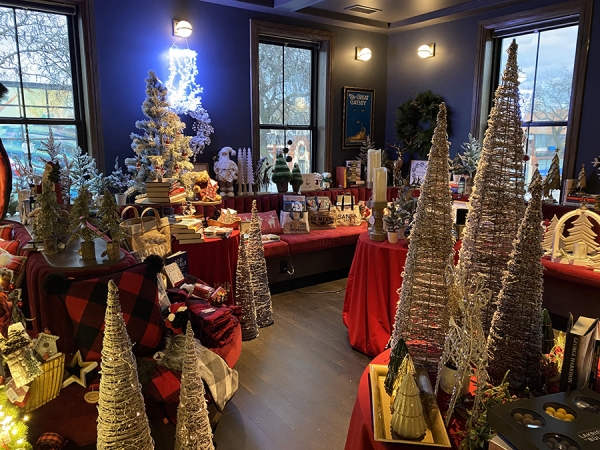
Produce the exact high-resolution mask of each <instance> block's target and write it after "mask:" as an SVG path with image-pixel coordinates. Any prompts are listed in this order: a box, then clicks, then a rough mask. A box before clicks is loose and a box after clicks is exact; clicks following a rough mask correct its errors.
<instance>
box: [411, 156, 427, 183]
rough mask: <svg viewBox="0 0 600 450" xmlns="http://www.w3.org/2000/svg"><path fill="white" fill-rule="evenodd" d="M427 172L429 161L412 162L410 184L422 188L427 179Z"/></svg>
mask: <svg viewBox="0 0 600 450" xmlns="http://www.w3.org/2000/svg"><path fill="white" fill-rule="evenodd" d="M426 171H427V161H420V160H412V161H411V162H410V178H409V182H410V184H411V185H418V186H421V184H422V183H423V180H424V179H425V172H426Z"/></svg>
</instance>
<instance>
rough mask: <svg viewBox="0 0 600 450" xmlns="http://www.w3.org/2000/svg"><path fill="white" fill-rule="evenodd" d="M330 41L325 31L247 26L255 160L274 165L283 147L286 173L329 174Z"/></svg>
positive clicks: (289, 27)
mask: <svg viewBox="0 0 600 450" xmlns="http://www.w3.org/2000/svg"><path fill="white" fill-rule="evenodd" d="M332 41H333V37H332V34H331V33H330V32H328V31H320V30H310V29H306V28H298V27H293V26H288V25H282V24H274V23H268V22H261V21H256V20H253V21H251V59H252V66H251V79H252V99H251V100H252V145H253V147H252V148H253V157H254V158H255V160H258V159H259V158H261V157H267V158H268V161H269V162H270V163H271V164H273V163H274V159H275V156H276V153H277V150H281V149H282V148H283V147H284V146H285V147H288V148H289V150H290V152H289V153H288V155H289V156H291V157H292V162H290V163H289V166H290V168H292V166H293V163H296V162H297V163H298V166H299V167H300V170H301V172H302V173H309V172H315V171H318V172H325V171H331V114H330V109H331V105H330V95H331V94H330V93H331V87H330V86H331V75H330V74H331V58H332V55H331V47H332V43H333V42H332ZM288 141H292V144H291V145H288V144H287V142H288Z"/></svg>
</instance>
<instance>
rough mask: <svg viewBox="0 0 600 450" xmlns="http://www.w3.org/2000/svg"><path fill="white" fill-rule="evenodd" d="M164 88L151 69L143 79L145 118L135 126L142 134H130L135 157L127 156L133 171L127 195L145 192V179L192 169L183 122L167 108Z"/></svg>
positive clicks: (177, 175)
mask: <svg viewBox="0 0 600 450" xmlns="http://www.w3.org/2000/svg"><path fill="white" fill-rule="evenodd" d="M169 106H170V105H169V102H168V100H167V89H166V88H165V87H164V85H163V84H162V83H161V81H160V80H159V79H158V78H157V76H156V74H155V73H154V72H153V71H152V70H151V71H149V72H148V78H146V99H145V100H144V103H143V104H142V112H143V113H144V115H145V116H146V117H147V119H145V120H138V121H137V122H136V123H135V126H136V128H139V129H140V130H142V131H143V132H144V134H143V135H139V134H135V133H131V136H130V137H131V140H132V143H131V148H132V149H133V151H134V152H135V154H136V157H135V158H126V159H125V164H126V165H127V170H128V171H129V172H131V173H133V179H132V181H131V186H130V188H129V189H128V191H127V194H128V195H129V194H133V193H134V192H145V190H146V185H145V183H146V181H150V180H153V179H156V178H160V177H167V178H179V176H180V175H181V173H183V172H185V171H188V170H193V168H194V165H193V164H192V163H191V162H190V157H191V156H193V153H192V150H191V149H190V139H191V137H189V136H185V135H184V134H183V130H184V129H185V124H184V123H183V122H182V121H181V120H180V119H179V116H177V114H175V113H174V112H173V111H171V110H170V108H169Z"/></svg>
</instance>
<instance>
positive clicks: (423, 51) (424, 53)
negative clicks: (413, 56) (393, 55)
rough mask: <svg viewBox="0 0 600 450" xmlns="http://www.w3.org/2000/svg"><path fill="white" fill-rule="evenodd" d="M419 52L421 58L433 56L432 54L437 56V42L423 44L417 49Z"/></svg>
mask: <svg viewBox="0 0 600 450" xmlns="http://www.w3.org/2000/svg"><path fill="white" fill-rule="evenodd" d="M417 54H418V55H419V56H420V57H421V58H431V57H432V56H435V44H425V45H421V46H420V47H419V48H418V49H417Z"/></svg>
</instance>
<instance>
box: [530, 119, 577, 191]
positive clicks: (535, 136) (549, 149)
mask: <svg viewBox="0 0 600 450" xmlns="http://www.w3.org/2000/svg"><path fill="white" fill-rule="evenodd" d="M523 131H524V132H525V136H526V137H527V154H528V155H529V156H530V158H529V161H527V163H526V165H525V181H526V183H529V182H530V181H531V176H532V174H533V172H534V171H535V167H536V164H538V170H539V171H540V174H541V175H542V176H543V177H545V176H546V174H547V173H548V169H549V168H550V164H551V162H552V158H553V157H554V154H555V153H556V150H558V157H559V160H560V171H561V173H562V168H563V161H564V157H565V140H566V137H567V127H564V126H562V127H561V126H556V127H530V128H529V131H527V127H524V128H523Z"/></svg>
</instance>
